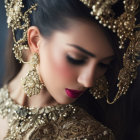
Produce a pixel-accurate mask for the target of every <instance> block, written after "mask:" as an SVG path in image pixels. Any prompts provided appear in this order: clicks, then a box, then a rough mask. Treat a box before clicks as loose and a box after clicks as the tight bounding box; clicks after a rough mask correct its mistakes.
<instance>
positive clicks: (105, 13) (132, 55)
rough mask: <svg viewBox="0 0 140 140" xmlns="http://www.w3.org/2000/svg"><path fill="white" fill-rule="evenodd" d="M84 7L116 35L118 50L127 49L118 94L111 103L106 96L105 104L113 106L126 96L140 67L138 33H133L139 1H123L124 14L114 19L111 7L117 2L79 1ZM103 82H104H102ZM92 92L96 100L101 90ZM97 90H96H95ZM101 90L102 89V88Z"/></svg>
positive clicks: (100, 0)
mask: <svg viewBox="0 0 140 140" xmlns="http://www.w3.org/2000/svg"><path fill="white" fill-rule="evenodd" d="M80 1H81V2H83V3H84V4H85V5H86V6H88V7H89V8H91V15H93V16H95V19H96V20H98V21H99V23H100V24H102V25H103V26H104V27H108V28H109V29H111V30H112V31H113V32H114V33H116V34H117V36H118V37H119V39H120V41H119V44H120V46H118V47H119V48H120V49H123V48H127V49H126V50H127V51H126V52H125V54H124V56H123V68H122V69H121V70H120V72H119V75H118V80H119V82H118V84H117V87H118V92H117V94H116V96H115V98H114V100H113V101H112V102H111V101H109V97H108V94H106V97H107V103H109V104H113V103H114V102H116V100H117V99H118V98H119V97H120V96H121V95H123V94H126V92H127V91H128V88H129V86H130V84H131V83H132V82H133V80H134V79H135V78H136V75H137V67H138V66H139V65H140V61H139V60H138V59H137V58H138V56H140V51H139V50H140V46H139V44H140V31H135V29H136V28H139V27H140V25H139V24H138V25H137V24H136V17H135V15H136V13H137V9H138V7H139V5H140V0H123V4H124V12H123V13H122V14H121V15H120V16H118V17H117V18H116V17H115V12H114V11H113V10H112V5H114V4H116V3H117V2H118V0H80ZM125 41H129V42H130V43H129V45H128V46H126V45H125ZM104 81H105V80H104ZM95 88H96V92H95V90H94V91H93V92H95V93H96V98H98V96H100V97H103V96H101V95H100V94H101V93H99V92H100V91H101V90H102V89H100V87H99V86H96V87H95ZM97 88H98V89H97ZM102 88H103V87H102ZM103 95H105V94H103Z"/></svg>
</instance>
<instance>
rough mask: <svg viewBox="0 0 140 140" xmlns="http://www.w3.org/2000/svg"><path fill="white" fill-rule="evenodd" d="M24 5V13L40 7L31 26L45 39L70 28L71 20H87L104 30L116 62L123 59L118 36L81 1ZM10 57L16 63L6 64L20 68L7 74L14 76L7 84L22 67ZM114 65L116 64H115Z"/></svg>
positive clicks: (42, 1)
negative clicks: (35, 27)
mask: <svg viewBox="0 0 140 140" xmlns="http://www.w3.org/2000/svg"><path fill="white" fill-rule="evenodd" d="M23 3H24V7H25V8H24V9H23V12H24V11H26V10H27V9H29V8H30V7H31V5H34V4H35V3H37V5H38V6H37V10H35V11H33V13H32V14H31V15H30V22H31V23H30V24H31V26H37V27H38V29H39V31H40V33H41V34H42V35H43V36H45V37H47V36H51V34H52V33H53V32H54V31H56V30H66V29H67V28H68V27H69V23H70V22H69V19H72V20H79V19H82V20H83V21H84V20H87V21H89V22H93V23H96V24H97V25H98V26H99V27H100V28H101V29H102V31H103V32H104V33H105V35H106V37H107V39H108V40H109V42H110V43H111V45H112V46H113V49H114V52H115V54H116V60H117V59H120V58H121V57H120V55H119V53H118V39H117V37H116V35H115V34H114V33H113V32H112V31H110V30H109V29H107V28H104V27H103V26H102V25H100V24H99V23H98V21H97V20H95V19H94V17H93V16H91V15H90V11H91V9H89V8H88V7H87V6H85V5H84V4H83V3H82V2H80V0H59V1H58V0H35V1H32V0H26V1H23ZM21 37H22V32H21V31H17V32H16V38H17V39H19V38H21ZM12 45H13V43H11V42H10V45H9V46H8V47H10V48H9V50H10V52H11V50H12V49H11V48H12ZM11 53H12V52H11ZM117 55H119V56H117ZM8 56H9V55H8ZM9 57H12V59H11V58H10V59H9V58H8V60H14V61H13V62H12V63H11V64H9V63H6V64H7V65H8V67H9V66H10V65H12V67H15V68H16V67H18V69H16V70H14V71H15V72H14V71H13V72H11V71H10V72H9V71H8V72H7V73H8V75H9V74H10V73H12V74H10V75H11V76H9V77H8V78H7V74H6V77H5V82H6V83H7V82H9V81H10V80H12V78H13V77H14V76H15V75H16V74H17V73H18V71H19V70H20V68H21V67H22V65H21V64H20V66H19V63H18V61H16V60H15V58H14V56H13V55H10V56H9ZM118 62H121V61H118V60H117V61H116V63H118ZM112 64H114V62H113V63H112ZM116 66H119V67H120V63H118V64H117V65H116ZM10 67H11V66H10ZM113 67H114V66H113ZM119 67H118V68H119ZM118 68H117V69H118ZM7 70H9V69H7ZM112 75H116V76H117V73H113V72H112ZM116 76H115V77H116ZM114 79H115V78H114ZM113 85H114V84H113Z"/></svg>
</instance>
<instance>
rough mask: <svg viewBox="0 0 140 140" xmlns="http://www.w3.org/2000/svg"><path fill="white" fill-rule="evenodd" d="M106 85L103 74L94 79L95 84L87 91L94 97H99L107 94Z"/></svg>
mask: <svg viewBox="0 0 140 140" xmlns="http://www.w3.org/2000/svg"><path fill="white" fill-rule="evenodd" d="M108 87H109V86H108V82H107V80H106V78H105V76H103V77H101V78H99V79H97V80H96V81H95V86H94V87H92V88H90V89H89V92H90V94H92V95H93V97H94V98H95V99H101V98H103V97H104V96H106V95H107V94H108V92H109V89H108Z"/></svg>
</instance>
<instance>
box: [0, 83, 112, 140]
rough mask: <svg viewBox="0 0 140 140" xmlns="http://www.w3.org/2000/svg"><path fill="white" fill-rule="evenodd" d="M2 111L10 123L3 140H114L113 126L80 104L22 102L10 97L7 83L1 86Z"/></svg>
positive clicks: (0, 112)
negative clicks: (32, 104)
mask: <svg viewBox="0 0 140 140" xmlns="http://www.w3.org/2000/svg"><path fill="white" fill-rule="evenodd" d="M0 115H1V116H2V117H3V118H5V119H7V121H8V123H9V129H8V133H7V135H6V137H5V138H4V140H24V139H26V140H93V139H98V140H102V139H104V140H114V138H113V134H112V131H111V130H109V129H108V128H107V127H105V126H103V125H102V124H101V123H99V122H98V121H96V120H95V119H94V118H92V117H91V116H89V114H88V113H86V112H85V111H84V110H83V109H81V108H80V107H78V106H76V105H71V104H69V105H56V106H47V107H43V108H29V107H25V106H20V105H18V104H15V103H14V101H13V100H12V99H11V98H10V97H9V92H8V88H7V86H4V87H3V88H1V89H0ZM85 126H86V127H85Z"/></svg>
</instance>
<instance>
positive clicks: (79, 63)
mask: <svg viewBox="0 0 140 140" xmlns="http://www.w3.org/2000/svg"><path fill="white" fill-rule="evenodd" d="M39 55H40V65H39V71H40V75H41V78H42V80H43V82H44V84H45V86H46V88H47V91H48V93H49V94H50V96H51V97H52V98H53V99H54V100H55V101H56V102H57V103H59V104H69V103H72V102H74V101H75V100H76V99H77V98H78V97H80V96H81V95H82V94H84V91H85V90H86V89H87V88H90V87H93V86H94V84H95V80H96V79H98V78H99V77H101V76H102V75H104V73H105V72H106V71H107V68H108V65H109V64H110V62H111V61H112V59H113V55H114V53H113V50H112V48H111V46H110V44H109V42H108V40H107V39H106V36H105V35H104V33H103V32H102V31H101V30H100V29H99V27H98V26H97V25H95V24H93V23H89V22H85V21H71V26H70V27H69V29H68V30H65V31H55V32H54V33H53V34H52V36H51V37H50V38H45V37H41V40H40V43H39ZM81 91H82V92H81ZM79 92H80V93H79Z"/></svg>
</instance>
